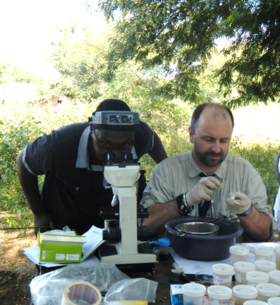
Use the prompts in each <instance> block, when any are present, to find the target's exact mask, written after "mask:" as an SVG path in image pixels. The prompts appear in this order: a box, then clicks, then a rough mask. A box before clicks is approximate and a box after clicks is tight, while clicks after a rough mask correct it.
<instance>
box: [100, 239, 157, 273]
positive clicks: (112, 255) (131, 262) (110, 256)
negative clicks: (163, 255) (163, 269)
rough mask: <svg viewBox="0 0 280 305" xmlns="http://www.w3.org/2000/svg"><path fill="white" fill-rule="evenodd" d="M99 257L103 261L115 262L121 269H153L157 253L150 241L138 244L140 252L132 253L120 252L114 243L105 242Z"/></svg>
mask: <svg viewBox="0 0 280 305" xmlns="http://www.w3.org/2000/svg"><path fill="white" fill-rule="evenodd" d="M99 258H100V260H101V262H102V263H111V264H115V265H116V266H117V267H118V268H119V269H121V270H127V271H130V270H134V271H137V270H139V271H140V270H143V269H145V270H153V269H154V265H155V262H156V255H155V254H154V253H153V252H152V249H151V246H150V245H149V243H141V244H139V245H138V253H135V254H132V255H122V254H118V252H117V247H116V245H114V244H105V245H102V246H101V247H99Z"/></svg>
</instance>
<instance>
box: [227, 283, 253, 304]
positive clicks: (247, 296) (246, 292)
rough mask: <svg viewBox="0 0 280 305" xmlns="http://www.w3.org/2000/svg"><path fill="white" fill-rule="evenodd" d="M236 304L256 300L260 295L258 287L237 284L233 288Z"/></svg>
mask: <svg viewBox="0 0 280 305" xmlns="http://www.w3.org/2000/svg"><path fill="white" fill-rule="evenodd" d="M232 293H233V299H234V302H235V305H243V303H244V302H245V301H248V300H256V299H257V297H258V290H257V288H255V287H253V286H249V285H236V286H234V287H233V288H232Z"/></svg>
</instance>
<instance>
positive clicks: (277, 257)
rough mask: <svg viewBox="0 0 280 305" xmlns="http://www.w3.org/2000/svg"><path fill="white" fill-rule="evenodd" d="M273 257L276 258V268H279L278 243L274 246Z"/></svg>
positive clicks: (279, 246)
mask: <svg viewBox="0 0 280 305" xmlns="http://www.w3.org/2000/svg"><path fill="white" fill-rule="evenodd" d="M274 252H275V259H276V268H277V270H280V245H278V246H275V247H274Z"/></svg>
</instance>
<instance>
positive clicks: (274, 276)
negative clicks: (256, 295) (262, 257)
mask: <svg viewBox="0 0 280 305" xmlns="http://www.w3.org/2000/svg"><path fill="white" fill-rule="evenodd" d="M268 275H269V283H272V284H275V285H278V286H280V270H274V271H270V272H268Z"/></svg>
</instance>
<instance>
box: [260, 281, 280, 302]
mask: <svg viewBox="0 0 280 305" xmlns="http://www.w3.org/2000/svg"><path fill="white" fill-rule="evenodd" d="M256 288H257V290H258V300H260V301H264V302H267V300H268V299H269V298H272V297H279V296H280V287H279V286H278V285H275V284H271V283H261V284H258V285H257V286H256Z"/></svg>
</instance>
